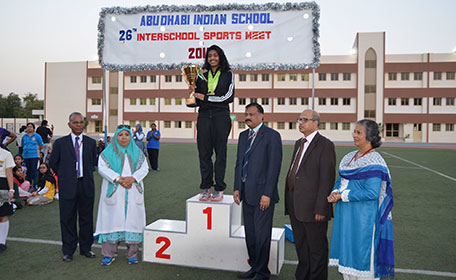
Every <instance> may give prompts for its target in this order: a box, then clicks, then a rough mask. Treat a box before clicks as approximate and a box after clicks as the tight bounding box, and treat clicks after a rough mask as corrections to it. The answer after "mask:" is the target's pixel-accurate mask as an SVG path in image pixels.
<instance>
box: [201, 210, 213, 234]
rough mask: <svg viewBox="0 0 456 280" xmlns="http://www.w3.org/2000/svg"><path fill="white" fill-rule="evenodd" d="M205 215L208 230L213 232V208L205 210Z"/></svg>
mask: <svg viewBox="0 0 456 280" xmlns="http://www.w3.org/2000/svg"><path fill="white" fill-rule="evenodd" d="M203 214H206V215H207V230H212V207H207V208H206V209H204V210H203Z"/></svg>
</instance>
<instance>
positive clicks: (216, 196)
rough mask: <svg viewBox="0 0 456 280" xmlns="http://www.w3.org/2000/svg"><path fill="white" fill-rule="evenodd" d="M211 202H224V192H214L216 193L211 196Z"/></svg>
mask: <svg viewBox="0 0 456 280" xmlns="http://www.w3.org/2000/svg"><path fill="white" fill-rule="evenodd" d="M211 200H212V201H221V200H223V191H216V190H214V192H212V195H211Z"/></svg>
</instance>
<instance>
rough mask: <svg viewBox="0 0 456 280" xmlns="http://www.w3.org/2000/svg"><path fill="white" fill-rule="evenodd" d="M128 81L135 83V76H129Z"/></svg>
mask: <svg viewBox="0 0 456 280" xmlns="http://www.w3.org/2000/svg"><path fill="white" fill-rule="evenodd" d="M130 83H132V84H134V83H136V76H130Z"/></svg>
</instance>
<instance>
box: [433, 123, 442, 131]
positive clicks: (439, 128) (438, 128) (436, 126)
mask: <svg viewBox="0 0 456 280" xmlns="http://www.w3.org/2000/svg"><path fill="white" fill-rule="evenodd" d="M440 130H441V127H440V124H439V123H433V124H432V131H440Z"/></svg>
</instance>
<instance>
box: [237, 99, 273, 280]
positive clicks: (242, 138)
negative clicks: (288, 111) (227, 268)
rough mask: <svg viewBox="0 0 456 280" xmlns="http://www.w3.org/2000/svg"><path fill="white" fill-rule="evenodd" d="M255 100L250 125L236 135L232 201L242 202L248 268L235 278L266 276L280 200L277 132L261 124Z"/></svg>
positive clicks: (248, 110)
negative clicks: (273, 228) (236, 145)
mask: <svg viewBox="0 0 456 280" xmlns="http://www.w3.org/2000/svg"><path fill="white" fill-rule="evenodd" d="M263 114H264V110H263V107H261V105H259V104H258V103H250V104H249V105H247V106H246V111H245V122H246V124H247V126H248V127H249V129H247V130H245V131H243V132H241V134H240V135H239V142H238V149H237V159H236V168H235V176H234V193H233V197H234V201H235V202H236V203H237V204H238V205H239V203H240V202H241V201H243V203H242V212H243V216H244V229H245V241H246V244H247V251H248V254H249V260H250V266H251V269H250V270H249V271H247V272H243V273H240V274H239V275H238V278H254V279H269V277H270V275H271V273H270V271H269V269H268V263H269V251H270V247H271V234H272V218H273V215H274V206H275V204H276V203H277V202H278V201H279V195H278V191H277V182H278V180H279V174H280V167H281V165H282V140H281V138H280V134H279V133H278V132H277V131H275V130H273V129H272V128H269V127H267V126H266V125H265V124H263Z"/></svg>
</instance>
